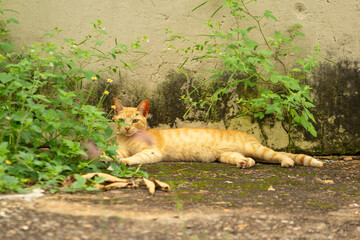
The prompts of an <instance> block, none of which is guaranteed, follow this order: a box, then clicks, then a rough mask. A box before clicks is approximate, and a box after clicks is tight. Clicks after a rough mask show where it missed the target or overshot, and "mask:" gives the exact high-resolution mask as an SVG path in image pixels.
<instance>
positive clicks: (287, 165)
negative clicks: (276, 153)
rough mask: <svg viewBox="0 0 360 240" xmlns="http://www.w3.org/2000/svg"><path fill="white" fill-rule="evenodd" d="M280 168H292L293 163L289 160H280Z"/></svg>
mask: <svg viewBox="0 0 360 240" xmlns="http://www.w3.org/2000/svg"><path fill="white" fill-rule="evenodd" d="M281 166H282V167H293V166H294V161H293V160H292V159H291V158H289V159H285V160H282V162H281Z"/></svg>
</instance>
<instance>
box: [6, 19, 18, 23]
mask: <svg viewBox="0 0 360 240" xmlns="http://www.w3.org/2000/svg"><path fill="white" fill-rule="evenodd" d="M6 23H16V24H19V21H18V20H16V19H14V18H8V19H6Z"/></svg>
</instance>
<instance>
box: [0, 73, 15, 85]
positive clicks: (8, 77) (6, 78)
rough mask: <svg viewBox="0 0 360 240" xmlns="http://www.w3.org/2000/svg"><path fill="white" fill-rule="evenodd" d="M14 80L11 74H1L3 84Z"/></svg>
mask: <svg viewBox="0 0 360 240" xmlns="http://www.w3.org/2000/svg"><path fill="white" fill-rule="evenodd" d="M13 79H14V77H13V76H11V75H10V74H7V73H4V72H2V73H0V81H1V82H2V83H7V82H10V81H11V80H13Z"/></svg>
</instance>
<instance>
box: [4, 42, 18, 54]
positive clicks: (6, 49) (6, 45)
mask: <svg viewBox="0 0 360 240" xmlns="http://www.w3.org/2000/svg"><path fill="white" fill-rule="evenodd" d="M0 49H1V50H2V51H4V52H9V51H10V50H17V48H16V47H15V46H14V45H13V44H11V43H8V42H0Z"/></svg>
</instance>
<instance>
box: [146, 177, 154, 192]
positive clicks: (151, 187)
mask: <svg viewBox="0 0 360 240" xmlns="http://www.w3.org/2000/svg"><path fill="white" fill-rule="evenodd" d="M143 181H144V183H145V185H146V187H147V188H148V189H149V193H150V194H151V195H153V194H154V193H155V183H153V182H152V181H150V180H148V179H146V178H143Z"/></svg>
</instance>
